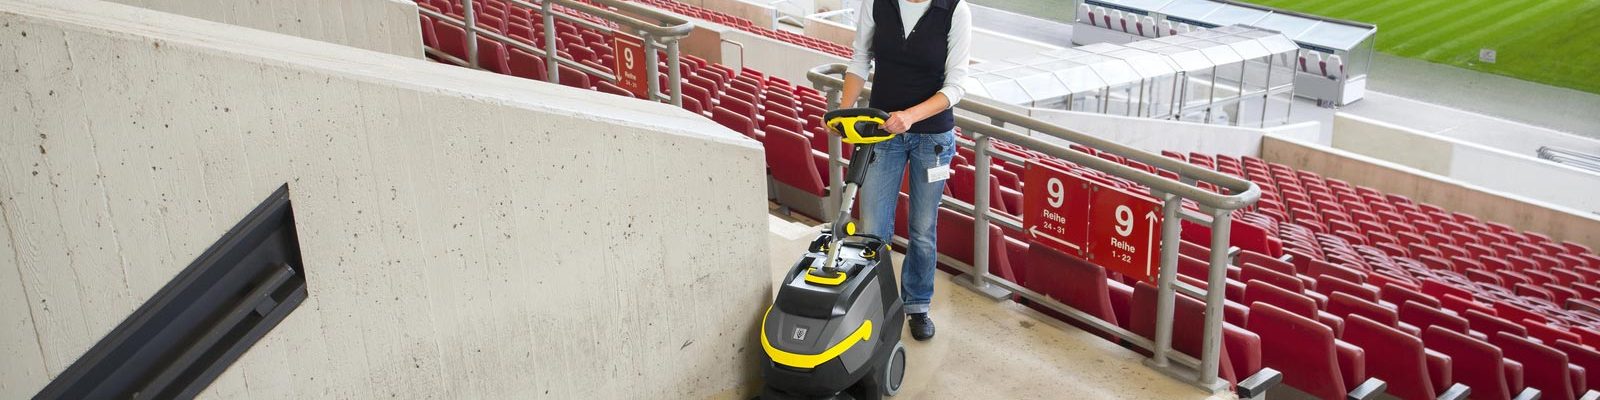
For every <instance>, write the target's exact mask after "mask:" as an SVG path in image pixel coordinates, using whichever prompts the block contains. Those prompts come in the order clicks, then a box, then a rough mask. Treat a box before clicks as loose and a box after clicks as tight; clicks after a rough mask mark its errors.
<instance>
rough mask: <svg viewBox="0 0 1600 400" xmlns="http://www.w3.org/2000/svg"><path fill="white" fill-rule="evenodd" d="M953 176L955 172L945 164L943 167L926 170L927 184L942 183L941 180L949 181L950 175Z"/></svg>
mask: <svg viewBox="0 0 1600 400" xmlns="http://www.w3.org/2000/svg"><path fill="white" fill-rule="evenodd" d="M954 174H955V171H953V170H951V169H950V164H945V165H940V166H937V167H933V168H928V183H934V182H938V181H942V180H945V179H950V175H954Z"/></svg>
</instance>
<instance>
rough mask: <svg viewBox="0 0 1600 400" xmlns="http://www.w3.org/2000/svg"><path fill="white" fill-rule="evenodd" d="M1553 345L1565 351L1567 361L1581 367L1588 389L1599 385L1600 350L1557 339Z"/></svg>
mask: <svg viewBox="0 0 1600 400" xmlns="http://www.w3.org/2000/svg"><path fill="white" fill-rule="evenodd" d="M1554 347H1555V348H1556V349H1558V350H1561V351H1562V352H1564V353H1567V361H1569V362H1571V363H1572V365H1576V366H1579V367H1583V371H1584V376H1583V379H1584V381H1585V382H1586V383H1588V385H1587V386H1588V389H1589V390H1595V389H1596V387H1597V386H1600V351H1595V349H1594V348H1591V347H1586V346H1583V345H1580V344H1577V343H1573V342H1568V341H1557V342H1555V345H1554Z"/></svg>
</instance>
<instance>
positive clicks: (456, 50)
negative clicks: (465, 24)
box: [433, 20, 467, 60]
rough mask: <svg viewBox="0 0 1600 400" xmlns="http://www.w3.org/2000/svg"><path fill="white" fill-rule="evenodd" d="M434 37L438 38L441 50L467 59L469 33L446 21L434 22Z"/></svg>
mask: <svg viewBox="0 0 1600 400" xmlns="http://www.w3.org/2000/svg"><path fill="white" fill-rule="evenodd" d="M433 31H434V35H436V36H438V40H439V50H443V51H444V52H445V54H449V55H451V56H454V57H455V58H459V59H462V60H466V59H467V31H466V30H465V29H462V28H461V27H459V26H455V25H451V24H450V23H448V22H445V21H444V20H434V21H433Z"/></svg>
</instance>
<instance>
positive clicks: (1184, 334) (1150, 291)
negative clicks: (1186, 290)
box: [1128, 282, 1261, 384]
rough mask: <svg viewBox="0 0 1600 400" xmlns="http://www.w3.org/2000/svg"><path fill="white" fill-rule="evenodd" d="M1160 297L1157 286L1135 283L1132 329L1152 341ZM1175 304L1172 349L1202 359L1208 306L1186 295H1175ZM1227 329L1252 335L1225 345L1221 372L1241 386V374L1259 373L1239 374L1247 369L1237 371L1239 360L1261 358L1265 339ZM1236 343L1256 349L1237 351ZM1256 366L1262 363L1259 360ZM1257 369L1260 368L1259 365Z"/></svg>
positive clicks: (1232, 329)
mask: <svg viewBox="0 0 1600 400" xmlns="http://www.w3.org/2000/svg"><path fill="white" fill-rule="evenodd" d="M1156 295H1157V293H1156V288H1155V286H1151V285H1150V284H1148V283H1144V282H1136V283H1134V286H1133V299H1132V300H1131V301H1130V303H1131V305H1130V307H1129V308H1130V310H1129V311H1128V319H1129V321H1128V330H1130V331H1133V333H1134V334H1136V335H1139V336H1142V337H1144V338H1146V339H1151V340H1154V339H1155V337H1156V335H1155V334H1156V318H1157V317H1156ZM1172 304H1173V306H1172V349H1173V350H1177V351H1178V352H1181V353H1184V354H1188V355H1189V356H1192V357H1198V356H1199V355H1200V353H1201V349H1203V344H1204V342H1203V340H1204V339H1205V335H1204V332H1205V329H1204V328H1205V315H1206V305H1205V303H1203V302H1201V301H1200V300H1198V299H1195V298H1193V297H1189V296H1185V295H1182V294H1178V295H1174V296H1173V303H1172ZM1223 330H1224V332H1223V334H1224V335H1230V336H1240V335H1243V336H1248V337H1245V338H1239V339H1240V340H1224V341H1223V343H1222V355H1221V361H1220V363H1219V366H1218V367H1219V368H1218V371H1217V373H1218V375H1220V376H1221V377H1222V379H1224V380H1227V381H1228V382H1229V383H1230V384H1237V383H1238V377H1239V376H1240V375H1245V376H1248V375H1249V374H1253V373H1255V371H1239V370H1240V369H1243V368H1235V365H1236V363H1237V361H1236V359H1237V358H1241V357H1245V358H1247V357H1249V355H1251V354H1253V355H1255V356H1256V358H1258V359H1259V358H1260V354H1261V347H1260V346H1261V343H1260V342H1261V338H1260V337H1259V336H1257V335H1256V334H1254V333H1251V332H1248V331H1245V330H1244V329H1242V328H1239V327H1236V326H1233V325H1232V324H1228V325H1226V326H1225V327H1224V328H1223ZM1236 343H1246V345H1248V344H1254V345H1255V348H1254V349H1242V348H1236V347H1235V346H1237V345H1235V344H1236ZM1239 347H1243V346H1239ZM1235 353H1237V354H1235ZM1240 361H1242V360H1240ZM1256 363H1257V364H1259V360H1257V362H1256ZM1257 368H1258V369H1259V365H1258V366H1257Z"/></svg>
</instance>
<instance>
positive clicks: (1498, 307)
mask: <svg viewBox="0 0 1600 400" xmlns="http://www.w3.org/2000/svg"><path fill="white" fill-rule="evenodd" d="M1494 315H1495V316H1498V317H1500V318H1505V319H1507V320H1510V321H1522V320H1533V321H1534V322H1538V323H1546V322H1550V320H1549V319H1548V318H1545V316H1543V315H1539V313H1535V312H1533V311H1531V310H1528V309H1527V308H1523V307H1521V306H1517V305H1513V304H1511V303H1507V302H1503V301H1502V302H1496V303H1494Z"/></svg>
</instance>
